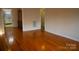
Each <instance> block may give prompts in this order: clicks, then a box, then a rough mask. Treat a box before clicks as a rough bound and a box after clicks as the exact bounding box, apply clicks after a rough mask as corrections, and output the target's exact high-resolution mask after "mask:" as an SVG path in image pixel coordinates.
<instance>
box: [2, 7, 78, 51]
mask: <svg viewBox="0 0 79 59" xmlns="http://www.w3.org/2000/svg"><path fill="white" fill-rule="evenodd" d="M0 51H79V8H0Z"/></svg>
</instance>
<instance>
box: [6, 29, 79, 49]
mask: <svg viewBox="0 0 79 59" xmlns="http://www.w3.org/2000/svg"><path fill="white" fill-rule="evenodd" d="M6 34H7V38H8V42H9V44H8V45H9V49H10V50H11V51H79V42H76V41H73V40H71V39H68V38H64V37H61V36H58V35H55V34H51V33H48V32H46V31H44V32H41V30H33V31H26V32H22V31H21V30H20V29H17V28H7V29H6Z"/></svg>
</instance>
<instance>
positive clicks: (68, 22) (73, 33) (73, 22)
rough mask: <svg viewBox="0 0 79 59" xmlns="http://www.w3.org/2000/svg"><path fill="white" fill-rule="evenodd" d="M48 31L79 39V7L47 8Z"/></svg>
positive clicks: (46, 22)
mask: <svg viewBox="0 0 79 59" xmlns="http://www.w3.org/2000/svg"><path fill="white" fill-rule="evenodd" d="M45 12H46V16H45V29H46V31H48V32H51V33H54V34H57V35H61V36H64V37H67V38H71V39H73V40H76V41H79V9H46V10H45Z"/></svg>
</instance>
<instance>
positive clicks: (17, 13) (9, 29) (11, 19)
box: [2, 8, 22, 50]
mask: <svg viewBox="0 0 79 59" xmlns="http://www.w3.org/2000/svg"><path fill="white" fill-rule="evenodd" d="M2 10H3V19H4V28H5V34H6V38H7V44H8V47H10V46H11V45H12V44H13V42H14V41H15V37H14V35H16V34H15V33H14V32H15V31H16V33H17V30H19V31H22V11H21V9H18V8H10V9H9V8H4V9H2ZM16 29H17V30H16ZM9 50H10V48H9Z"/></svg>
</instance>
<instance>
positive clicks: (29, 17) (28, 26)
mask: <svg viewBox="0 0 79 59" xmlns="http://www.w3.org/2000/svg"><path fill="white" fill-rule="evenodd" d="M22 19H23V31H29V30H36V29H40V27H41V21H40V20H41V19H40V9H36V8H35V9H34V8H26V9H22ZM34 21H35V22H36V25H35V27H34V26H33V22H34Z"/></svg>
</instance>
